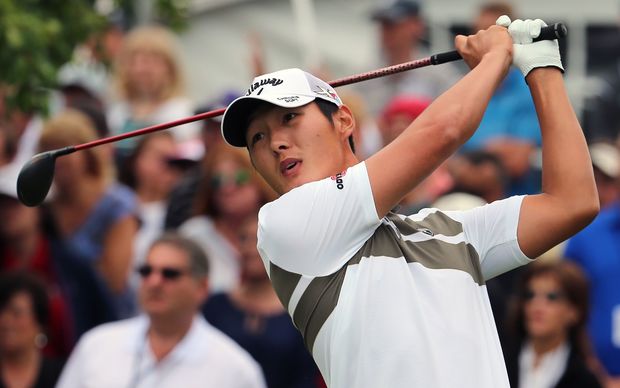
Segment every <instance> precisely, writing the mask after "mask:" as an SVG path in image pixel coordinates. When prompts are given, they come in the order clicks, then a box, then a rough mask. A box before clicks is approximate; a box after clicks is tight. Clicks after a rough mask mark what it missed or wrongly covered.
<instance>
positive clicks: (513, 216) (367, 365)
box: [222, 16, 598, 388]
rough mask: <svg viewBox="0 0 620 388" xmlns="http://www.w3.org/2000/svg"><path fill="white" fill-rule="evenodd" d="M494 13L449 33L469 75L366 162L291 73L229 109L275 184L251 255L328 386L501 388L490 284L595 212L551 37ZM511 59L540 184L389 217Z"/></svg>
mask: <svg viewBox="0 0 620 388" xmlns="http://www.w3.org/2000/svg"><path fill="white" fill-rule="evenodd" d="M498 24H500V26H492V27H491V28H489V29H488V30H485V31H481V32H479V33H477V34H476V35H473V36H467V37H466V36H457V37H456V40H455V45H456V48H457V50H458V51H459V52H460V53H461V55H462V56H463V58H464V59H465V61H466V62H467V64H468V65H469V67H470V68H471V71H470V72H469V73H468V74H467V75H466V76H464V77H463V78H462V79H461V80H460V81H459V82H458V83H456V84H455V85H454V86H453V87H452V88H451V89H449V90H448V91H446V92H445V93H444V94H443V95H441V96H440V97H438V98H437V99H436V100H435V101H434V102H433V103H432V104H431V105H430V106H429V107H428V108H427V109H426V110H425V111H424V113H423V114H422V115H421V116H419V117H418V118H417V119H416V120H415V121H414V122H413V123H411V125H410V126H409V127H408V128H407V129H406V130H405V131H404V132H403V133H402V135H401V136H399V137H398V138H397V139H396V140H394V141H393V142H392V143H390V144H389V145H388V146H386V147H385V148H384V149H382V150H381V151H379V152H377V153H376V154H375V155H373V156H372V157H370V158H368V159H367V160H365V161H359V160H358V159H357V158H356V156H355V153H354V150H353V147H352V146H353V144H352V142H351V141H350V138H351V133H352V131H353V127H354V120H353V117H352V115H351V111H350V110H349V108H347V107H346V106H345V105H343V104H342V102H341V100H340V98H339V97H338V95H337V94H336V92H335V91H334V90H333V89H332V88H331V87H330V86H329V85H328V84H327V83H325V82H323V81H321V80H319V79H317V78H315V77H314V76H312V75H310V74H308V73H305V72H303V71H301V70H299V69H288V70H282V71H278V72H275V73H271V74H267V75H263V76H259V77H257V78H255V79H254V81H253V82H252V84H251V85H250V87H249V89H248V93H247V95H246V96H243V97H240V98H239V99H237V100H235V101H234V102H232V103H231V104H230V105H229V106H228V108H227V110H226V113H225V116H224V119H223V122H222V133H223V136H224V138H225V139H226V141H227V142H228V143H230V144H231V145H234V146H239V147H247V149H248V151H249V154H250V156H251V159H252V162H253V164H254V166H255V167H256V169H257V170H258V172H259V173H260V174H261V175H262V176H263V177H264V178H265V180H266V181H267V182H268V183H269V184H270V185H271V187H273V188H274V189H275V190H276V191H277V192H278V193H280V194H281V197H280V198H279V199H277V200H275V201H273V202H271V203H269V204H267V205H265V206H264V207H263V208H262V209H261V212H260V215H259V231H258V238H259V240H258V248H259V252H260V254H261V256H262V258H263V261H264V264H265V266H266V268H267V271H268V273H269V276H270V278H271V281H272V283H273V286H274V288H275V290H276V292H277V293H278V296H279V297H280V299H281V301H282V303H283V304H284V306H285V307H286V308H287V309H288V311H289V313H290V315H291V316H292V318H293V322H294V323H295V326H296V327H297V328H298V329H299V330H300V331H301V333H302V335H303V337H304V340H305V343H306V346H307V347H308V349H309V350H310V351H311V352H312V355H313V356H314V359H315V361H316V363H317V364H318V366H319V368H320V370H321V372H322V374H323V376H324V378H325V381H326V383H327V385H328V386H329V387H330V388H363V387H373V388H384V387H385V388H388V387H389V388H399V387H477V388H480V387H488V388H497V387H508V386H509V383H508V378H507V374H506V368H505V366H504V361H503V356H502V350H501V347H500V343H499V340H498V336H497V330H496V327H495V324H494V321H493V316H492V311H491V307H490V304H489V298H488V295H487V291H486V287H485V281H486V280H488V279H490V278H492V277H494V276H497V275H499V274H501V273H503V272H506V271H509V270H511V269H513V268H515V267H518V266H520V265H524V264H527V263H529V262H531V261H532V260H533V259H534V258H536V257H537V256H539V255H540V254H541V253H543V252H545V251H547V250H548V249H549V248H551V247H553V246H555V245H556V244H557V243H559V242H560V241H562V240H564V239H566V238H567V237H569V236H571V235H572V234H574V233H575V232H577V231H578V230H580V229H581V228H583V227H584V226H585V225H587V224H588V223H589V222H590V221H591V220H592V219H593V218H594V217H595V216H596V214H597V212H598V198H597V192H596V188H595V185H594V178H593V174H592V167H591V163H590V158H589V155H588V150H587V147H586V142H585V140H584V137H583V134H582V130H581V128H580V126H579V123H578V121H577V118H576V116H575V114H574V112H573V109H572V107H571V105H570V102H569V99H568V97H567V94H566V91H565V89H564V85H563V80H562V64H561V61H560V54H559V50H558V44H557V41H541V42H536V43H532V38H533V37H536V36H538V34H539V32H540V28H541V27H542V26H543V25H544V22H543V21H541V20H526V21H522V20H515V21H514V22H512V23H510V20H509V19H508V18H507V17H505V16H502V17H501V18H500V19H498ZM506 27H508V28H506ZM511 64H513V65H515V66H517V67H518V68H519V69H520V70H521V71H522V72H523V75H524V76H525V77H526V78H525V79H526V81H527V83H528V85H529V88H530V90H531V94H532V97H533V100H534V103H535V105H536V109H537V112H538V117H539V121H540V126H541V130H542V138H543V182H542V187H543V193H541V194H538V195H530V196H517V197H511V198H508V199H505V200H501V201H497V202H494V203H492V204H489V205H486V206H483V207H479V208H475V209H473V210H469V211H461V212H441V211H439V210H437V209H424V210H422V211H420V212H419V213H417V214H415V215H412V216H403V215H400V214H396V213H393V212H391V209H392V208H394V207H395V206H396V205H397V204H398V203H399V201H400V199H401V198H402V197H403V196H404V195H405V194H406V193H408V192H409V191H411V190H412V189H413V188H414V187H415V186H416V185H417V184H419V183H420V182H421V181H422V180H423V179H424V177H426V176H427V175H429V174H430V173H431V172H432V171H433V169H435V168H436V167H437V166H439V165H440V164H441V163H442V162H443V161H444V160H445V159H446V158H448V157H449V156H450V155H452V153H453V152H455V151H456V150H457V149H458V147H459V146H460V145H462V144H463V143H464V142H465V141H466V140H467V139H468V138H469V137H470V136H471V135H472V134H473V133H474V131H475V130H476V128H477V127H478V124H479V123H480V120H481V118H482V115H483V113H484V110H485V108H486V106H487V103H488V102H489V99H490V98H491V96H492V95H493V93H494V91H495V90H496V88H497V87H498V85H499V84H500V83H501V81H502V79H503V77H504V76H505V75H506V73H507V71H508V69H509V66H510V65H511ZM437 71H441V68H440V67H438V68H437Z"/></svg>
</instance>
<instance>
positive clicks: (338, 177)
mask: <svg viewBox="0 0 620 388" xmlns="http://www.w3.org/2000/svg"><path fill="white" fill-rule="evenodd" d="M345 175H347V171H346V170H345V171H343V172H339V173H338V174H336V175H332V176H330V178H331V180H333V181H336V187H337V188H338V190H342V189H344V180H343V179H342V177H343V176H345Z"/></svg>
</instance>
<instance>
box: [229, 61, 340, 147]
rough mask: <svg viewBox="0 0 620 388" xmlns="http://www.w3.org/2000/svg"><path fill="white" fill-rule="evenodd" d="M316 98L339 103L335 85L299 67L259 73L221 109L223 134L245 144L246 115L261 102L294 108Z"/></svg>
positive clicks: (230, 142)
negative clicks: (226, 106)
mask: <svg viewBox="0 0 620 388" xmlns="http://www.w3.org/2000/svg"><path fill="white" fill-rule="evenodd" d="M316 98H320V99H322V100H325V101H328V102H331V103H333V104H336V105H337V106H341V105H342V100H340V97H338V94H337V93H336V91H335V90H334V88H332V87H331V86H330V85H329V84H328V83H327V82H325V81H323V80H321V79H319V78H317V77H315V76H313V75H312V74H310V73H307V72H305V71H303V70H301V69H296V68H293V69H286V70H280V71H276V72H274V73H269V74H264V75H261V76H258V77H256V78H254V80H253V81H252V83H251V84H250V87H249V88H248V91H247V94H246V95H245V96H241V97H239V98H237V99H236V100H234V101H233V102H232V103H231V104H230V105H229V106H228V108H227V109H226V111H225V112H224V117H223V118H222V136H223V137H224V140H226V142H227V143H228V144H230V145H232V146H235V147H245V146H246V142H245V131H246V129H247V125H248V124H249V123H248V119H249V117H250V115H251V114H252V112H253V111H254V110H255V109H256V108H257V107H258V106H259V105H260V103H261V102H263V101H264V102H268V103H271V104H273V105H277V106H281V107H284V108H296V107H300V106H303V105H306V104H308V103H310V102H312V101H314V100H315V99H316Z"/></svg>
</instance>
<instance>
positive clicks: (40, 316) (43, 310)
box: [0, 271, 49, 328]
mask: <svg viewBox="0 0 620 388" xmlns="http://www.w3.org/2000/svg"><path fill="white" fill-rule="evenodd" d="M22 292H23V293H25V294H27V295H28V296H29V297H30V299H31V301H32V310H33V311H32V312H33V313H34V317H35V319H36V321H37V323H38V324H39V326H41V327H42V328H45V327H46V326H47V323H48V320H49V298H48V295H47V290H46V288H45V285H44V283H43V282H42V281H41V280H40V279H39V278H38V277H37V276H35V275H33V274H31V273H28V272H25V271H10V272H7V273H4V274H2V275H0V311H2V310H4V309H5V308H7V306H8V305H9V303H10V302H11V299H13V297H15V295H17V294H19V293H22Z"/></svg>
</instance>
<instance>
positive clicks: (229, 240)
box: [179, 144, 275, 292]
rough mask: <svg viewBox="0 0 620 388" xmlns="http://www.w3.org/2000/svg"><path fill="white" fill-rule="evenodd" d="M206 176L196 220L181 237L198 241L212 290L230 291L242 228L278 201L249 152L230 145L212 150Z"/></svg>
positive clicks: (189, 222)
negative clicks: (208, 263)
mask: <svg viewBox="0 0 620 388" xmlns="http://www.w3.org/2000/svg"><path fill="white" fill-rule="evenodd" d="M202 172H203V175H202V178H201V179H200V184H199V187H198V190H197V191H196V192H195V195H194V201H195V202H194V203H195V208H194V216H193V217H192V218H190V219H189V220H187V221H186V222H184V223H183V224H182V225H181V226H180V227H179V232H180V233H181V234H182V235H184V236H186V237H189V238H191V239H193V240H195V241H196V242H197V243H198V244H199V245H200V246H201V247H202V248H203V249H204V250H205V253H206V254H207V256H208V257H209V260H210V261H211V265H212V266H211V269H212V271H211V275H210V278H209V281H210V283H211V289H212V290H213V291H214V292H220V291H230V290H231V289H233V288H234V287H235V286H236V285H237V283H238V281H239V270H240V268H239V252H240V246H241V243H240V241H239V235H238V228H239V224H240V223H241V222H242V221H243V220H245V219H246V217H248V216H249V215H251V214H255V213H257V212H258V209H259V208H260V206H261V205H262V204H263V203H266V202H269V201H270V200H272V199H273V198H275V196H274V193H273V191H272V190H271V189H270V188H269V187H268V186H267V185H266V183H265V182H264V181H263V179H262V178H261V177H260V176H259V175H258V174H257V173H256V171H255V170H254V168H253V167H252V164H251V162H250V158H249V156H248V154H247V152H245V150H242V149H238V148H233V147H231V146H229V145H227V144H223V145H221V146H219V147H216V148H213V149H210V150H209V152H208V154H207V156H206V159H205V161H204V168H203V170H202Z"/></svg>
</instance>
